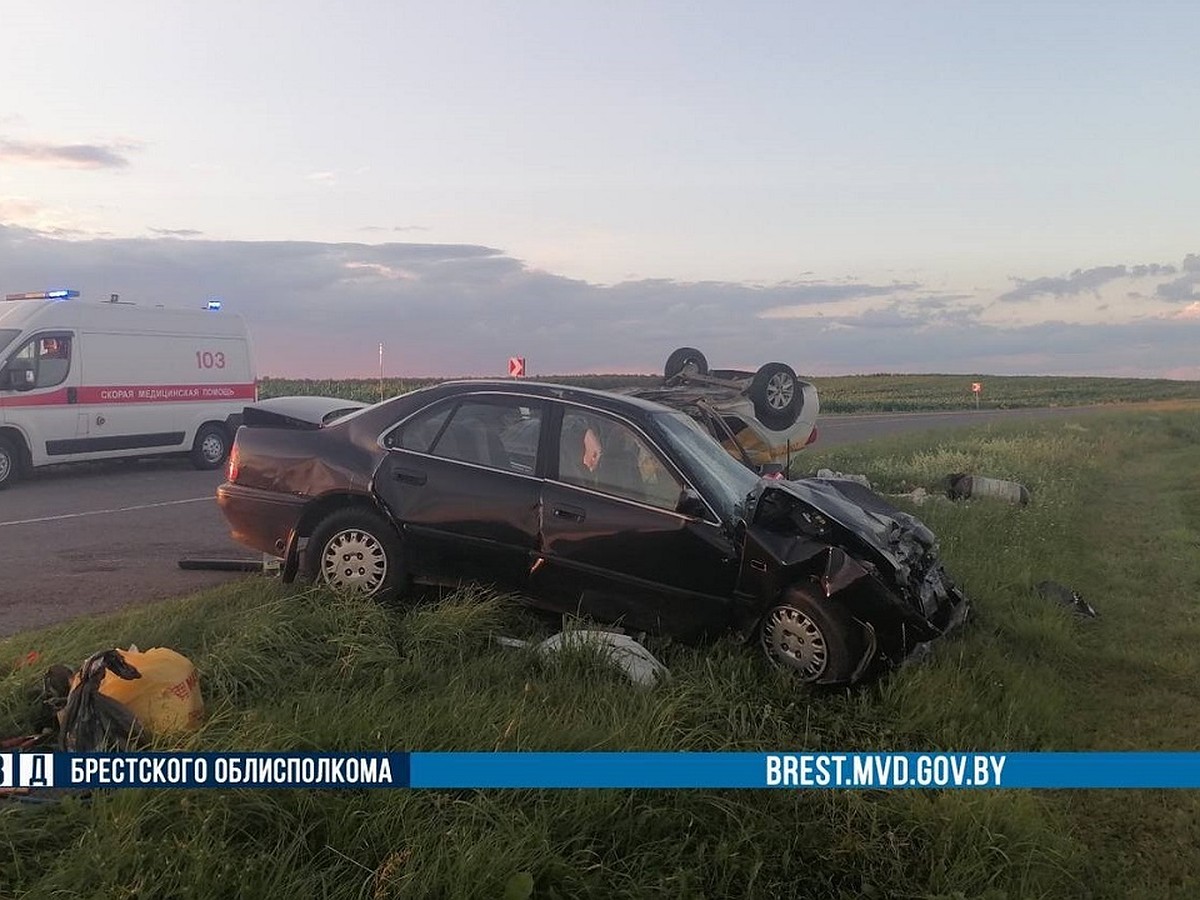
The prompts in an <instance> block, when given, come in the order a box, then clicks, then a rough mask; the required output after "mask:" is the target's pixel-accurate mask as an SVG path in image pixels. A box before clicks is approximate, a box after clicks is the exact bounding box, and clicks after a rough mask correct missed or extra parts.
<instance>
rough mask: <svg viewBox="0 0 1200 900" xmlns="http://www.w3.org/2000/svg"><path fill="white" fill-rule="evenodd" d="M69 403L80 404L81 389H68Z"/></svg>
mask: <svg viewBox="0 0 1200 900" xmlns="http://www.w3.org/2000/svg"><path fill="white" fill-rule="evenodd" d="M67 402H68V403H78V402H79V388H73V387H69V388H67Z"/></svg>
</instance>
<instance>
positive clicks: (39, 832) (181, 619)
mask: <svg viewBox="0 0 1200 900" xmlns="http://www.w3.org/2000/svg"><path fill="white" fill-rule="evenodd" d="M811 462H812V463H813V464H814V465H829V466H832V467H834V468H838V469H841V470H843V471H863V472H865V473H866V474H867V475H868V476H869V477H871V478H872V480H873V481H875V482H876V483H877V484H879V485H881V487H882V488H883V489H884V490H886V491H901V490H907V489H908V488H911V487H913V486H917V485H920V486H925V487H927V488H930V489H936V488H937V487H938V486H939V484H941V482H942V479H944V477H945V475H946V474H948V472H949V471H961V470H967V471H977V472H983V473H986V474H991V475H996V476H999V477H1010V478H1016V479H1019V480H1021V481H1023V482H1025V483H1026V484H1027V485H1028V486H1029V487H1030V489H1031V491H1032V493H1033V498H1034V499H1033V503H1032V504H1031V505H1030V506H1029V507H1026V508H1020V507H1014V506H1008V505H1005V504H1001V503H996V502H989V501H985V500H978V501H972V502H969V503H965V504H958V503H951V502H949V501H946V500H943V499H932V500H930V501H928V502H927V503H925V504H924V505H923V506H921V507H919V508H917V507H912V508H913V509H914V510H915V511H917V512H918V513H919V514H920V516H921V517H922V518H923V519H924V520H925V521H926V522H927V523H929V524H930V525H931V526H932V527H933V528H934V530H935V531H936V532H937V533H938V534H939V536H940V538H941V541H942V546H943V555H944V557H945V561H946V564H947V567H948V568H949V570H950V571H951V572H952V573H953V574H954V575H955V577H956V578H957V579H958V580H959V581H960V582H961V584H962V585H963V586H964V588H965V589H966V591H967V593H968V594H969V595H970V596H971V598H972V600H973V602H974V609H975V615H974V617H973V619H972V621H971V622H970V623H968V625H967V626H966V627H965V628H964V629H963V630H962V631H961V632H960V633H959V634H957V635H955V636H953V637H951V638H949V639H947V640H945V641H943V642H942V643H941V644H940V645H939V646H938V648H937V650H936V652H935V654H934V658H933V659H932V661H931V662H930V663H928V664H925V665H923V666H920V667H916V668H907V669H904V670H902V671H900V672H897V673H894V674H892V675H890V676H888V677H885V678H884V679H882V680H881V681H880V682H878V683H876V684H874V685H870V686H867V687H864V688H859V689H854V690H844V691H816V690H807V689H803V688H800V687H798V686H797V685H795V684H794V683H793V682H791V681H789V680H788V679H787V678H786V677H784V676H781V675H779V674H777V673H775V672H774V671H773V670H770V669H768V668H767V667H766V665H765V664H764V663H763V662H762V661H761V660H760V659H759V658H758V656H757V654H756V653H755V652H753V651H752V649H749V648H747V647H746V646H744V645H742V644H740V643H738V642H736V641H734V640H732V639H726V640H721V641H717V642H716V643H714V644H711V645H708V646H705V647H701V648H695V647H688V646H682V645H679V644H675V643H672V642H669V641H666V640H661V639H652V640H650V641H649V642H648V643H649V646H650V648H651V649H652V650H653V651H654V652H655V654H656V655H658V656H659V658H660V659H662V660H663V661H664V662H665V663H666V664H667V665H668V666H669V667H670V669H671V673H672V677H671V678H670V680H669V681H668V682H667V683H665V684H663V685H661V686H660V687H658V688H655V689H653V690H646V689H642V688H638V687H636V686H634V685H632V684H630V683H629V682H627V681H625V680H624V679H623V677H622V676H621V675H619V674H618V673H616V672H614V671H610V670H608V669H607V668H605V667H604V666H602V665H599V664H598V663H597V661H596V659H595V658H594V657H592V656H589V655H588V654H587V653H566V654H563V655H561V656H557V657H550V658H547V657H543V656H540V655H538V654H535V653H532V652H528V651H524V650H514V649H509V648H505V647H502V646H500V645H498V644H497V643H495V642H494V641H493V640H491V638H492V636H493V635H497V634H507V635H515V636H520V637H525V638H538V637H540V636H542V635H545V634H547V633H549V631H550V630H552V629H554V628H556V627H558V624H559V623H556V622H553V621H550V622H548V621H546V620H545V619H544V618H543V617H540V616H534V615H532V614H530V613H528V612H526V611H525V610H524V608H523V607H521V606H520V604H519V603H517V602H516V600H515V598H512V597H508V596H505V595H502V594H497V593H495V592H492V591H488V590H484V589H471V590H467V591H463V592H459V593H456V594H452V595H450V596H447V597H444V598H442V599H441V600H435V601H425V602H418V601H408V602H405V603H400V604H395V605H390V606H381V605H377V604H373V603H369V602H362V601H355V600H352V599H348V598H339V597H335V596H331V595H328V594H325V593H322V592H320V591H316V590H312V589H307V590H305V589H288V588H285V587H283V586H280V585H278V584H276V583H273V582H269V581H263V580H260V579H256V578H252V579H248V580H246V581H244V582H238V583H235V584H232V585H229V586H226V587H223V588H220V589H217V590H213V591H208V592H206V593H203V594H199V595H196V596H193V597H189V598H185V599H182V600H175V601H168V602H164V603H161V604H157V605H155V606H153V607H151V608H148V609H142V610H137V611H133V612H127V613H122V614H118V615H113V616H106V617H99V618H96V619H93V620H87V621H78V622H74V623H69V624H66V625H61V626H57V627H54V628H51V629H46V630H43V631H39V632H31V633H26V634H21V635H17V636H14V637H12V638H9V639H6V640H4V641H3V642H0V665H3V663H4V661H7V660H14V659H18V658H20V657H21V656H23V655H24V654H25V653H27V652H28V651H29V650H32V649H36V650H38V651H40V653H41V654H42V660H43V662H45V663H47V664H48V663H50V662H54V661H63V662H77V661H78V660H79V659H81V658H82V657H83V656H85V655H87V654H88V653H90V652H92V651H94V650H96V649H98V648H101V647H105V646H113V645H117V646H125V645H126V644H128V643H129V642H135V643H137V644H138V645H139V646H141V647H143V648H145V647H148V646H153V645H167V646H173V647H176V648H177V649H180V650H181V651H183V652H184V653H186V654H187V655H188V656H189V657H191V658H192V659H193V660H194V661H195V662H196V664H197V666H198V667H199V669H200V671H201V674H202V687H203V691H204V695H205V700H206V705H207V709H208V713H209V715H208V720H207V723H206V724H205V726H204V727H203V728H202V729H201V730H200V731H199V732H197V733H196V734H195V735H194V736H192V737H191V738H190V739H189V741H188V742H187V745H188V746H189V747H192V748H195V749H226V748H233V749H258V748H263V749H313V748H325V749H344V750H371V749H384V750H404V749H409V750H438V749H457V750H492V749H500V750H538V749H540V750H550V749H570V750H586V749H602V750H620V749H643V750H671V749H686V750H748V749H759V750H765V749H770V750H776V749H778V750H799V749H812V750H818V749H820V750H831V749H843V750H913V751H917V750H931V749H955V750H975V749H978V750H988V749H1009V750H1016V749H1090V748H1130V747H1139V748H1146V749H1172V748H1173V749H1184V748H1191V747H1193V746H1194V744H1195V737H1194V735H1195V727H1196V718H1195V716H1194V715H1193V714H1192V713H1191V712H1190V710H1192V709H1194V708H1196V703H1195V701H1196V700H1197V699H1198V695H1200V687H1197V685H1200V678H1198V677H1197V676H1200V659H1198V658H1197V657H1196V654H1194V652H1192V647H1194V643H1195V639H1196V637H1197V636H1198V633H1200V623H1198V621H1197V618H1196V613H1195V587H1196V586H1197V585H1200V514H1198V513H1197V512H1196V509H1197V506H1196V501H1197V499H1198V498H1200V475H1198V473H1200V416H1197V415H1196V414H1195V413H1163V414H1138V415H1130V414H1125V415H1113V416H1104V417H1095V416H1093V417H1091V418H1089V419H1087V424H1086V427H1085V426H1083V425H1078V424H1075V423H1068V425H1067V426H1064V425H1062V424H1054V425H1039V426H1027V427H1020V428H998V429H997V428H994V429H988V430H984V431H977V432H972V433H969V434H967V435H960V436H956V437H946V436H942V437H939V438H938V439H937V442H936V443H934V444H932V445H931V444H928V443H922V442H921V441H919V440H918V439H915V438H914V439H906V440H903V441H896V442H891V443H889V444H875V445H872V446H871V448H870V449H856V448H846V449H843V450H836V451H826V452H823V453H817V454H814V458H813V459H812V460H811ZM900 502H905V501H900ZM1044 578H1053V579H1057V580H1060V581H1063V582H1065V583H1067V584H1070V585H1071V586H1072V587H1075V588H1077V589H1078V590H1080V591H1081V592H1082V593H1083V594H1084V595H1085V596H1087V598H1088V599H1089V600H1091V601H1092V602H1093V603H1094V604H1095V605H1096V606H1097V607H1098V608H1099V609H1100V611H1101V618H1100V619H1097V620H1089V621H1082V620H1079V619H1076V618H1074V617H1073V616H1071V615H1070V614H1069V613H1068V612H1067V611H1065V610H1064V609H1061V608H1059V607H1057V606H1055V605H1053V604H1050V603H1048V602H1046V601H1044V600H1042V599H1040V598H1038V597H1037V595H1036V594H1035V592H1034V591H1033V590H1032V585H1033V584H1034V583H1035V582H1037V581H1039V580H1042V579H1044ZM38 676H39V672H38V671H35V670H33V669H30V668H21V669H17V670H15V671H12V672H10V673H8V674H7V675H5V676H4V677H3V678H0V729H2V730H3V732H4V733H9V732H11V733H23V732H27V731H29V730H31V729H32V728H34V727H35V726H36V724H37V717H38V706H37V703H36V700H35V699H34V698H33V697H32V692H33V691H34V690H35V688H36V684H37V681H38ZM1131 827H1132V828H1135V829H1137V831H1136V833H1130V831H1129V828H1131ZM1197 873H1200V802H1198V801H1197V798H1196V797H1195V796H1194V795H1192V794H1190V793H1184V792H1175V793H1162V792H1136V791H1130V792H1121V793H1120V794H1114V793H1105V792H1092V793H1074V794H1072V793H1068V792H1030V791H994V792H989V791H969V792H967V791H964V792H954V791H941V792H939V791H894V792H887V791H866V792H864V791H857V792H856V791H829V792H820V791H809V792H805V791H797V792H777V791H773V792H754V791H616V790H611V791H596V790H592V791H510V792H502V791H454V792H433V791H412V792H402V791H220V792H217V791H204V792H202V791H193V792H188V791H182V792H180V791H167V790H163V791H115V792H96V793H95V794H94V796H93V797H92V798H91V800H90V802H83V801H80V800H74V799H70V800H66V801H64V802H62V803H60V804H56V805H54V806H51V807H39V808H26V807H21V806H19V805H14V804H11V803H10V804H8V805H7V806H4V805H0V896H3V897H7V896H30V897H42V896H45V897H51V896H56V897H57V896H62V897H67V896H89V897H92V896H96V897H134V896H145V897H160V896H161V897H165V896H179V897H197V898H201V897H203V898H218V897H219V898H226V897H276V896H278V897H285V896H286V897H347V898H351V897H353V898H358V897H370V898H385V897H501V896H505V895H506V893H505V892H506V889H507V890H508V892H509V894H508V895H509V896H528V895H529V890H530V889H531V890H532V896H535V897H597V898H600V897H603V898H608V897H618V898H620V897H629V898H634V897H692V896H706V897H813V898H821V897H845V896H862V897H880V898H884V897H887V898H893V897H895V898H951V897H979V898H983V897H987V898H991V900H997V898H1004V897H1007V898H1024V897H1046V898H1051V897H1067V896H1092V897H1113V898H1116V897H1125V896H1146V897H1150V896H1155V897H1161V896H1172V895H1173V896H1179V897H1189V896H1196V895H1197V882H1196V878H1197ZM531 886H532V887H531Z"/></svg>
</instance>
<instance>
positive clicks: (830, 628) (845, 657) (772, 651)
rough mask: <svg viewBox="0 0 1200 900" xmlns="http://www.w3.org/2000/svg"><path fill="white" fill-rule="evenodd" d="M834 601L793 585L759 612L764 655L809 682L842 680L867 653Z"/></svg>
mask: <svg viewBox="0 0 1200 900" xmlns="http://www.w3.org/2000/svg"><path fill="white" fill-rule="evenodd" d="M837 604H838V601H837V600H836V599H835V600H823V599H820V598H817V597H816V596H814V595H813V594H812V593H811V592H810V591H808V590H807V589H804V588H791V589H790V590H788V591H787V593H785V594H784V597H783V602H782V603H780V604H779V605H778V606H774V607H772V608H771V609H770V610H768V611H767V614H766V615H765V616H763V620H762V631H761V634H760V643H761V645H762V649H763V652H764V653H765V654H766V655H767V659H768V660H769V661H770V662H771V663H772V664H773V665H775V666H778V667H779V668H781V669H784V670H786V671H788V672H790V673H792V674H793V675H795V676H796V677H797V678H799V679H800V680H801V681H803V682H806V683H809V684H817V683H820V684H846V683H848V682H849V681H850V680H851V679H852V678H853V677H854V673H855V671H856V670H857V669H858V666H859V663H860V662H861V661H862V657H863V653H864V652H865V651H866V641H865V639H864V636H863V632H862V628H861V626H859V625H858V623H857V622H855V621H854V619H853V618H852V617H851V616H850V614H849V613H848V612H847V611H846V609H845V607H842V606H839V605H837Z"/></svg>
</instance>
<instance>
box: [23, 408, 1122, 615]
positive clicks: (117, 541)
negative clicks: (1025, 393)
mask: <svg viewBox="0 0 1200 900" xmlns="http://www.w3.org/2000/svg"><path fill="white" fill-rule="evenodd" d="M1103 409H1104V408H1103V407H1088V408H1082V409H1026V410H982V411H978V412H977V411H968V412H950V413H944V412H943V413H911V414H890V413H889V414H879V415H856V416H827V417H822V419H821V420H820V423H819V429H820V440H819V442H818V444H817V445H816V446H819V447H834V446H838V445H840V444H848V443H856V442H860V441H867V440H871V439H873V438H879V437H887V436H890V435H895V434H900V433H902V432H912V431H921V430H926V429H945V428H959V427H964V426H970V425H979V424H987V423H995V422H1009V421H1020V420H1028V419H1047V418H1067V417H1070V416H1076V415H1087V414H1090V413H1092V412H1095V411H1100V410H1103ZM222 477H223V473H222V472H221V471H215V472H198V471H196V470H194V469H193V468H191V466H190V464H189V463H188V461H187V460H186V459H163V460H142V461H139V462H110V463H89V464H79V465H75V466H58V467H54V468H49V469H43V470H40V471H38V472H37V473H35V474H34V475H33V476H32V477H31V478H30V479H29V480H27V481H22V482H19V483H17V484H16V485H14V486H13V487H11V488H10V489H8V490H6V491H2V492H0V636H3V635H7V634H13V633H15V632H18V631H24V630H25V629H28V628H36V627H39V626H43V625H49V624H52V623H55V622H60V621H63V620H66V619H70V618H74V617H76V616H84V615H91V614H95V613H103V612H109V611H111V610H115V609H120V608H122V607H125V606H130V605H135V604H141V603H148V602H152V601H154V600H159V599H162V598H165V597H174V596H180V595H184V594H189V593H192V592H194V591H197V590H200V589H202V588H207V587H211V586H213V585H217V584H222V583H224V582H228V581H230V580H233V579H237V578H246V577H254V576H252V575H249V576H248V575H246V574H244V573H230V572H211V571H188V570H182V569H180V568H179V566H178V562H179V560H180V559H181V558H183V557H206V558H214V557H215V558H243V559H256V558H257V559H259V560H261V557H256V555H255V554H254V552H253V551H251V550H249V549H248V548H245V547H242V546H241V545H239V544H235V543H234V542H233V541H232V540H231V539H230V538H229V535H228V532H227V529H226V526H225V521H224V519H223V518H222V516H221V514H220V512H219V511H218V509H217V504H216V500H215V494H216V488H217V485H218V484H219V483H220V482H221V480H222ZM131 639H132V638H131Z"/></svg>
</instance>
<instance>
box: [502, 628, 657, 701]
mask: <svg viewBox="0 0 1200 900" xmlns="http://www.w3.org/2000/svg"><path fill="white" fill-rule="evenodd" d="M494 640H495V641H496V643H497V644H499V645H500V646H502V647H528V646H530V644H529V641H523V640H521V639H520V638H511V637H503V636H499V637H496V638H494ZM579 648H595V649H596V650H598V651H599V652H600V654H601V656H603V657H604V659H605V660H606V661H607V662H609V663H611V664H612V665H613V666H615V667H616V668H618V669H620V670H621V671H622V672H624V673H625V675H626V676H628V678H629V680H630V681H632V682H633V683H634V684H640V685H645V686H646V687H653V686H654V685H656V684H658V683H659V682H660V681H666V680H667V679H668V678H669V677H670V676H671V673H670V670H668V669H667V667H666V666H664V665H663V664H662V663H661V662H659V660H658V658H657V657H656V656H655V655H654V654H653V653H651V652H650V651H649V650H647V649H646V648H645V647H643V646H642V645H641V644H639V643H638V642H637V641H635V640H634V639H633V638H631V637H630V636H629V635H627V634H618V633H616V632H612V631H599V630H591V629H573V630H571V631H560V632H557V633H556V634H552V635H550V637H548V638H546V639H545V640H544V641H541V642H540V643H538V644H535V645H533V649H534V651H535V652H537V653H556V652H558V651H561V650H575V649H579Z"/></svg>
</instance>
